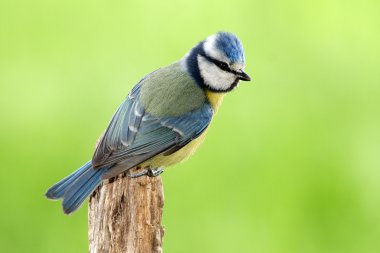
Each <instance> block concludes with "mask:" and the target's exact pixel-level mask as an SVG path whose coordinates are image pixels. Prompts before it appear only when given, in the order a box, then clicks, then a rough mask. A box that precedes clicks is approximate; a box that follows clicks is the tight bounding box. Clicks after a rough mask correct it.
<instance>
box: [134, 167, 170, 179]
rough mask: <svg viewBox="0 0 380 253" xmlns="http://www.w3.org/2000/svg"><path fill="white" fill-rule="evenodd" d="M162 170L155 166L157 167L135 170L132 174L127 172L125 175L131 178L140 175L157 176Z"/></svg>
mask: <svg viewBox="0 0 380 253" xmlns="http://www.w3.org/2000/svg"><path fill="white" fill-rule="evenodd" d="M162 172H164V169H163V168H157V169H151V168H148V169H143V170H142V171H140V172H136V173H133V174H127V175H128V177H131V178H137V177H142V176H148V177H157V176H159V175H161V174H162Z"/></svg>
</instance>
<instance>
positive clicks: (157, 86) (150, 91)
mask: <svg viewBox="0 0 380 253" xmlns="http://www.w3.org/2000/svg"><path fill="white" fill-rule="evenodd" d="M205 101H206V95H205V92H204V90H203V89H202V88H200V87H199V85H198V84H197V83H196V82H195V80H194V79H193V78H192V77H191V76H190V75H189V74H188V73H187V71H186V70H185V69H184V67H183V66H182V64H181V62H176V63H173V64H171V65H169V66H166V67H163V68H161V69H158V70H156V71H155V72H153V73H151V74H149V75H148V76H147V77H146V78H144V79H143V80H142V81H141V97H140V102H141V103H142V105H143V107H144V108H145V110H146V111H147V112H148V113H150V114H152V115H154V116H157V117H162V116H165V117H168V116H174V117H176V116H181V115H183V114H185V113H187V112H190V111H192V110H195V109H198V108H200V107H201V106H202V105H203V104H204V103H205Z"/></svg>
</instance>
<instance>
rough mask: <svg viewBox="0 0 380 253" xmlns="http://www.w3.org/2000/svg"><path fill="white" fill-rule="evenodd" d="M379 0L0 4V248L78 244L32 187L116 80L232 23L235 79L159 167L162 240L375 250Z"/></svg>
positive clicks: (334, 251) (309, 251)
mask: <svg viewBox="0 0 380 253" xmlns="http://www.w3.org/2000/svg"><path fill="white" fill-rule="evenodd" d="M379 7H380V2H379V1H375V0H373V1H360V0H357V1H343V0H341V1H334V0H332V1H331V0H321V1H294V0H293V1H256V0H255V1H252V0H251V1H227V2H221V1H216V0H215V1H207V2H206V1H201V0H196V1H176V2H173V1H150V2H147V1H120V0H111V1H98V0H92V1H89V0H86V1H84V0H82V1H78V0H75V1H74V0H66V1H48V0H33V1H20V0H12V1H1V2H0V22H1V25H0V85H1V86H0V87H1V88H0V89H1V90H0V113H1V114H0V115H1V124H0V135H1V136H0V142H1V146H0V161H1V174H2V175H1V177H0V195H1V200H0V201H1V207H0V245H1V246H0V247H1V248H0V251H1V252H49V253H51V252H54V253H59V252H86V251H87V206H84V207H83V208H82V209H81V210H80V211H78V212H77V213H75V214H74V215H72V216H69V217H68V216H64V215H63V214H62V212H61V207H60V203H56V202H50V201H47V200H46V199H45V198H44V196H43V194H44V192H45V191H46V189H47V188H48V187H49V186H51V185H52V184H53V183H55V182H56V181H58V180H59V179H61V178H62V177H64V176H66V175H67V174H69V173H71V172H72V171H73V170H75V169H76V168H78V167H79V166H80V165H81V164H82V163H84V162H86V161H87V160H88V159H89V158H90V157H91V156H92V152H93V149H94V144H95V141H96V139H97V138H98V136H99V135H100V134H101V133H102V131H103V130H104V129H105V127H106V126H107V124H108V121H109V119H110V117H111V116H112V114H113V113H114V111H115V110H116V108H117V107H118V105H119V104H120V103H121V101H122V100H123V98H124V97H125V96H126V95H127V93H128V92H129V91H130V89H131V88H132V86H133V85H134V84H135V83H136V82H137V81H138V80H139V79H140V78H141V77H142V76H144V75H145V74H147V73H149V72H151V71H153V70H155V69H157V68H158V67H160V66H163V65H167V64H169V63H171V62H173V61H176V60H177V59H179V58H180V57H182V56H183V55H184V54H185V53H186V52H187V50H189V49H190V48H191V47H192V46H193V45H195V44H196V43H197V42H198V41H200V40H202V39H204V38H205V37H207V36H208V35H210V34H212V33H214V32H216V31H219V30H227V31H232V32H234V33H236V34H237V35H238V36H239V37H240V38H241V40H242V41H243V45H244V47H245V51H246V62H247V68H246V71H247V72H248V73H249V74H251V75H252V77H253V80H254V81H253V82H252V83H248V84H247V83H244V84H242V85H241V86H240V87H239V89H237V90H236V91H234V92H233V93H231V94H230V95H228V96H227V97H226V99H225V101H224V104H223V106H222V108H221V109H220V111H219V113H218V115H217V117H216V119H215V122H214V123H213V125H212V126H211V129H210V131H209V135H208V138H207V140H206V142H205V143H204V145H203V146H202V148H201V149H200V150H199V152H198V153H197V154H196V155H195V156H194V157H192V158H191V159H190V160H189V161H187V162H186V163H183V164H180V165H178V166H176V168H175V169H168V170H167V171H166V172H165V173H164V174H163V180H164V188H165V198H166V203H165V210H164V225H165V228H166V235H165V238H164V251H165V252H170V253H173V252H258V253H288V252H289V253H296V252H297V253H314V252H315V253H317V252H318V253H330V252H331V253H339V252H342V253H343V252H344V253H351V252H352V253H358V252H360V253H363V252H364V253H372V252H376V253H378V252H380V240H379V238H380V201H379V200H380V117H379V116H380V32H379V31H380V30H379V27H380V15H379V12H380V8H379Z"/></svg>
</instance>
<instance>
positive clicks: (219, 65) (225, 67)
mask: <svg viewBox="0 0 380 253" xmlns="http://www.w3.org/2000/svg"><path fill="white" fill-rule="evenodd" d="M215 64H216V65H217V66H218V67H219V68H221V69H224V70H229V69H230V67H229V66H228V64H227V63H225V62H221V61H217V62H215Z"/></svg>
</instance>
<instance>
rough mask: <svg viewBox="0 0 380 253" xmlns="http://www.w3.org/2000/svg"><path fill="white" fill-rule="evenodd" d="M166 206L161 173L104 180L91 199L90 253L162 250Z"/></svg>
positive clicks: (159, 252)
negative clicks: (163, 220)
mask: <svg viewBox="0 0 380 253" xmlns="http://www.w3.org/2000/svg"><path fill="white" fill-rule="evenodd" d="M163 206H164V195H163V189H162V181H161V177H160V176H158V177H147V176H142V177H139V178H129V177H127V176H125V175H120V176H118V177H116V178H114V179H111V180H109V181H108V182H104V183H103V184H102V185H101V186H100V187H99V188H98V189H97V190H96V191H95V192H94V193H93V194H92V196H91V198H90V203H89V209H88V221H89V243H90V246H89V247H90V249H89V251H90V253H103V252H107V253H121V252H123V253H132V252H133V253H161V252H162V238H163V235H164V229H163V227H162V225H161V219H162V209H163Z"/></svg>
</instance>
